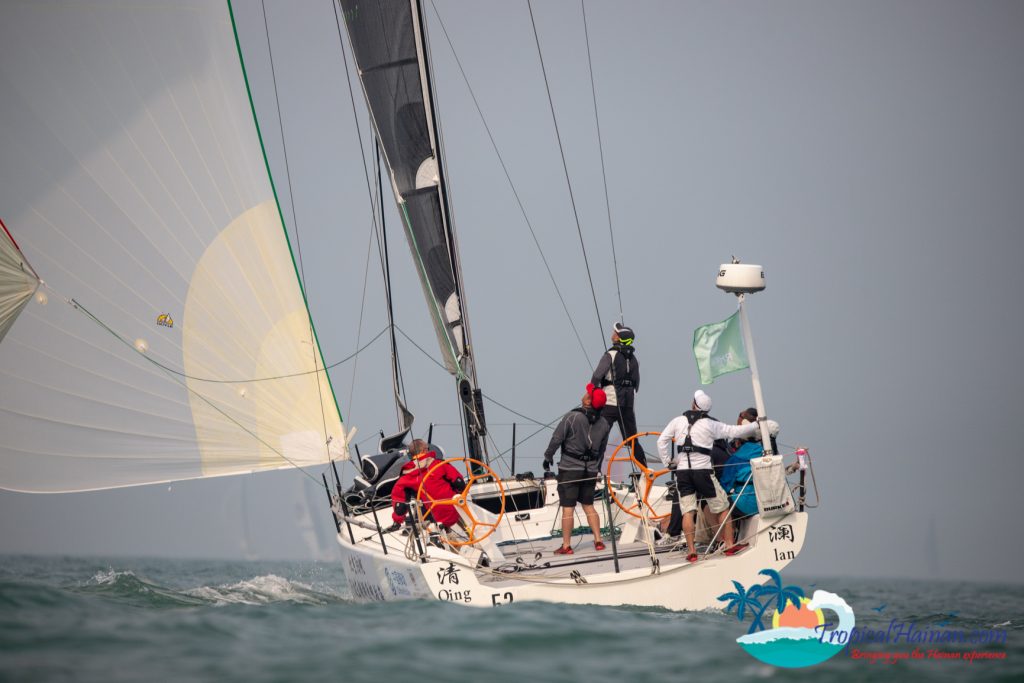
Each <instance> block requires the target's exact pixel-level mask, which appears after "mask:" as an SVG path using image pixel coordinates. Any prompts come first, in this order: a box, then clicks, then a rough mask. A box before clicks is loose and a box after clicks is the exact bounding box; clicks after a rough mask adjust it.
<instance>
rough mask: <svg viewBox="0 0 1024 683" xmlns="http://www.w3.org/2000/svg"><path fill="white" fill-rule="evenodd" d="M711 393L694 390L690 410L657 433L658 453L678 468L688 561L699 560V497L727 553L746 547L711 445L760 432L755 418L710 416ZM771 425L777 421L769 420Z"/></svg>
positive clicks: (666, 461) (674, 467) (674, 468)
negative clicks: (737, 421) (733, 420)
mask: <svg viewBox="0 0 1024 683" xmlns="http://www.w3.org/2000/svg"><path fill="white" fill-rule="evenodd" d="M710 410H711V397H710V396H708V395H707V394H706V393H704V392H703V391H701V390H700V389H698V390H697V391H696V392H695V393H694V394H693V402H692V404H691V406H690V410H688V411H686V412H685V413H683V414H682V415H680V416H679V417H677V418H675V419H673V420H672V421H671V422H669V423H668V425H666V426H665V429H663V430H662V432H661V436H660V437H658V455H659V457H660V458H661V461H662V462H663V463H664V464H665V465H666V466H667V467H668V468H669V469H671V470H675V477H676V487H677V488H678V491H679V499H680V500H679V504H680V507H681V509H682V513H683V535H684V536H686V545H687V548H688V549H689V554H688V555H687V557H686V559H687V560H688V561H689V562H696V561H697V558H698V556H697V553H696V546H695V545H694V526H695V525H694V523H695V521H696V518H697V506H698V503H697V500H698V498H700V499H702V500H705V501H707V506H708V511H709V512H710V513H711V514H712V515H714V516H715V517H716V518H717V524H719V525H722V524H724V525H725V526H724V528H723V529H722V536H723V540H724V541H725V548H726V549H725V554H726V555H735V554H736V553H738V552H740V551H741V550H743V549H744V548H746V547H747V544H746V543H739V544H737V543H736V542H735V537H734V534H733V526H732V520H731V518H730V516H729V498H728V496H726V495H725V491H724V490H722V486H721V484H719V483H718V479H717V478H715V473H714V469H713V468H712V462H711V448H712V446H713V444H714V442H715V440H716V439H746V438H748V437H751V436H754V435H756V434H759V433H760V429H759V427H758V424H757V423H756V422H754V423H750V424H745V425H727V424H724V423H722V422H719V421H717V420H715V419H713V418H709V417H708V411H710ZM769 423H770V424H769V428H772V427H773V426H774V427H775V428H777V424H776V423H774V422H772V421H769Z"/></svg>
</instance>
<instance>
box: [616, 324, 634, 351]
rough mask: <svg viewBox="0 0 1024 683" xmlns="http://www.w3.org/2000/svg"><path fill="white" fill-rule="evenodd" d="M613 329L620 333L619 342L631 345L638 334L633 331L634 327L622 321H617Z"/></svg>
mask: <svg viewBox="0 0 1024 683" xmlns="http://www.w3.org/2000/svg"><path fill="white" fill-rule="evenodd" d="M612 331H613V332H615V334H617V335H619V343H620V344H625V345H626V346H629V345H630V344H632V343H633V338H634V337H635V336H636V335H634V333H633V328H632V327H626V326H625V325H623V324H622V323H615V325H614V326H613V327H612Z"/></svg>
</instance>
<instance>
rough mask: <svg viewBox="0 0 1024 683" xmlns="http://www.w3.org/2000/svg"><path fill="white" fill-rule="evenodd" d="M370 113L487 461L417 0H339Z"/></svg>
mask: <svg viewBox="0 0 1024 683" xmlns="http://www.w3.org/2000/svg"><path fill="white" fill-rule="evenodd" d="M340 2H341V6H342V8H343V10H344V16H345V24H346V27H347V28H348V34H349V42H350V44H351V46H352V52H353V55H354V57H355V63H356V65H357V67H358V72H359V80H360V83H361V84H362V87H363V94H364V95H365V97H366V102H367V106H368V108H369V111H370V119H371V121H372V124H373V126H374V130H375V131H376V134H377V138H378V139H379V140H380V144H381V148H382V151H383V155H384V159H385V160H386V162H387V167H388V171H389V172H390V177H391V185H392V190H393V191H394V194H395V200H396V202H397V204H398V212H399V216H400V217H401V220H402V223H403V227H404V229H405V233H406V238H407V240H408V242H409V247H410V249H411V251H412V255H413V261H414V263H415V264H416V268H417V271H418V273H419V276H420V282H421V284H422V286H423V292H424V295H425V297H426V300H427V307H428V310H429V312H430V314H431V318H432V321H433V323H434V328H435V332H436V334H437V337H438V343H439V346H440V349H441V354H442V357H443V359H444V362H445V367H446V368H447V369H448V371H449V372H450V373H451V374H452V375H453V376H454V377H455V380H456V390H457V395H458V398H459V401H460V402H461V405H462V409H463V412H464V418H465V423H466V432H467V434H466V436H467V441H468V448H469V455H470V457H473V458H476V459H480V460H484V461H486V460H487V453H486V446H485V443H484V440H483V437H484V436H485V434H486V424H485V421H484V415H483V401H482V394H481V392H480V390H479V388H478V387H477V382H476V368H475V366H474V363H473V359H472V351H471V345H470V343H469V339H470V338H469V331H468V326H467V321H466V318H465V305H464V301H463V298H462V291H463V282H462V271H461V268H460V265H459V256H458V249H457V242H456V240H455V233H454V228H453V227H452V220H451V207H450V205H449V201H448V195H447V185H446V182H447V181H446V178H445V173H444V169H443V168H442V156H443V155H442V153H441V146H440V135H439V127H438V121H437V116H436V113H435V110H434V104H433V101H434V100H433V97H432V86H431V76H430V61H429V58H428V54H427V45H426V37H425V24H424V18H423V11H422V6H421V4H420V2H419V1H418V0H382V1H381V2H377V3H369V4H367V3H362V4H360V3H359V2H357V0H340Z"/></svg>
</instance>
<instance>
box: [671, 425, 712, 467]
mask: <svg viewBox="0 0 1024 683" xmlns="http://www.w3.org/2000/svg"><path fill="white" fill-rule="evenodd" d="M683 417H685V418H686V421H687V422H688V423H689V427H687V429H686V439H685V440H684V441H683V443H681V444H676V454H677V455H679V454H682V453H686V467H687V468H688V469H692V468H693V463H691V462H690V453H702V454H704V455H708V456H710V455H711V449H710V448H704V447H703V446H694V445H693V440H692V439H691V438H690V431H691V430H692V429H693V425H695V424H696V423H697V422H698V421H700V420H704V419H708V420H713V419H715V418H713V417H708V414H707V412H706V411H703V410H687V411H686V412H685V413H683Z"/></svg>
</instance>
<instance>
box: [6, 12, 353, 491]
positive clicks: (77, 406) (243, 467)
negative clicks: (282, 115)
mask: <svg viewBox="0 0 1024 683" xmlns="http://www.w3.org/2000/svg"><path fill="white" fill-rule="evenodd" d="M0 91H2V92H3V97H0V121H3V124H2V126H0V160H2V163H0V215H3V216H4V218H5V219H6V220H5V222H6V224H7V227H8V228H9V229H10V231H11V233H12V234H13V235H14V236H15V237H16V238H17V242H18V244H19V245H20V247H21V249H22V251H24V253H25V254H26V255H27V256H28V257H29V258H30V259H31V261H32V263H33V265H34V266H35V267H36V269H37V270H38V271H39V275H40V277H42V279H43V280H45V281H46V284H47V287H48V290H47V291H49V302H50V303H49V305H46V306H43V305H37V304H35V303H30V305H29V306H28V307H27V308H26V309H25V311H24V312H23V314H22V315H21V316H20V317H19V318H18V319H17V320H16V321H14V324H13V325H12V326H11V329H10V331H9V333H8V334H7V336H6V338H5V339H4V340H3V344H2V345H0V386H2V387H3V390H2V392H0V434H2V435H3V438H2V444H0V487H2V488H5V489H13V490H22V491H74V490H87V489H97V488H109V487H115V486H126V485H133V484H144V483H152V482H159V481H170V480H179V479H187V478H194V477H204V476H217V475H226V474H236V473H242V472H251V471H258V470H267V469H277V468H281V467H292V466H306V465H312V464H317V463H322V462H325V461H327V459H328V458H343V457H346V451H347V448H346V438H345V437H346V434H345V432H344V428H343V426H342V422H341V416H340V412H339V410H338V408H337V405H336V402H335V399H334V395H333V392H332V389H331V387H330V382H329V378H328V377H327V373H326V371H325V370H324V363H323V359H322V357H321V353H320V349H319V345H318V342H317V340H316V335H315V333H314V331H313V326H312V323H311V320H310V317H309V313H308V310H307V306H306V303H305V298H304V295H303V292H302V289H301V286H300V284H299V281H298V278H297V276H296V268H295V264H294V262H293V260H292V256H291V252H290V248H289V244H288V240H287V235H286V232H285V230H284V227H283V219H282V217H281V213H280V210H279V207H278V203H277V200H276V197H275V193H274V188H273V186H272V184H271V180H270V177H269V172H268V169H267V166H266V162H265V158H264V154H263V150H262V146H261V141H260V137H259V131H258V128H257V125H256V122H255V119H254V114H253V110H252V107H251V103H250V99H249V95H248V91H247V86H246V81H245V79H244V71H243V67H242V64H241V62H240V57H239V51H238V48H237V45H236V37H235V34H234V31H233V24H232V17H231V15H230V6H229V5H227V4H225V3H217V2H205V1H200V2H188V1H178V2H173V3H166V2H156V1H154V2H131V3H96V2H66V3H55V2H46V3H29V2H25V3H4V4H3V5H2V6H0ZM0 258H4V257H0ZM29 297H31V294H30V295H29ZM40 299H42V297H40Z"/></svg>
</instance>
